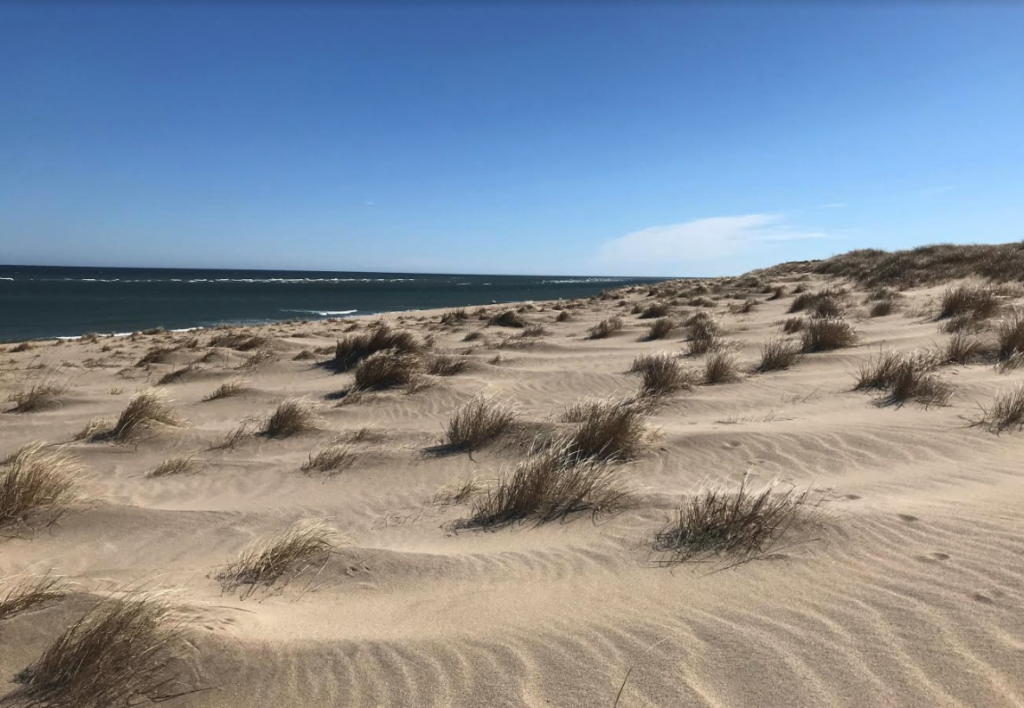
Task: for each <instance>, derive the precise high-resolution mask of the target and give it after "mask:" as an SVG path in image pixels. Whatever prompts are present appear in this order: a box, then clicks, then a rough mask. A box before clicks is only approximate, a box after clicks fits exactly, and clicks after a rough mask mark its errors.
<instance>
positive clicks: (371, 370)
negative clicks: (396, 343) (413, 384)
mask: <svg viewBox="0 0 1024 708" xmlns="http://www.w3.org/2000/svg"><path fill="white" fill-rule="evenodd" d="M420 368H421V365H420V360H419V357H418V356H417V355H415V354H412V353H406V352H402V351H400V350H398V349H383V350H381V351H379V352H374V353H373V354H371V355H370V356H368V357H366V358H365V359H363V360H362V361H360V362H359V363H358V364H356V367H355V371H354V373H355V385H356V387H358V388H360V389H362V390H365V391H375V390H379V389H385V388H394V387H395V386H404V385H406V384H408V383H409V382H410V381H412V380H413V378H414V377H415V376H416V375H417V374H418V373H419V371H420Z"/></svg>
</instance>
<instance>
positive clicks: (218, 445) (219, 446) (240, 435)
mask: <svg viewBox="0 0 1024 708" xmlns="http://www.w3.org/2000/svg"><path fill="white" fill-rule="evenodd" d="M249 435H250V430H249V423H248V422H243V423H242V424H241V425H239V426H238V427H237V428H234V429H232V430H231V431H230V432H228V433H227V434H226V435H225V436H224V437H223V438H221V439H220V440H218V441H217V442H215V443H214V444H213V445H211V446H210V449H211V450H234V449H235V448H236V447H238V446H239V445H241V444H242V442H244V441H245V440H246V439H247V438H248V437H249Z"/></svg>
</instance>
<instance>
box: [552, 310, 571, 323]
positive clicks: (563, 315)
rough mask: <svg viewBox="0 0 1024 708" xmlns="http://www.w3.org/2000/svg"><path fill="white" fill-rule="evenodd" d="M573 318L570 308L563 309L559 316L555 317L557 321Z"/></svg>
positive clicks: (566, 320)
mask: <svg viewBox="0 0 1024 708" xmlns="http://www.w3.org/2000/svg"><path fill="white" fill-rule="evenodd" d="M571 319H572V313H570V312H569V311H568V310H562V311H561V312H559V313H558V316H557V317H555V322H568V321H569V320H571Z"/></svg>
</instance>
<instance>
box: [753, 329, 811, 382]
mask: <svg viewBox="0 0 1024 708" xmlns="http://www.w3.org/2000/svg"><path fill="white" fill-rule="evenodd" d="M802 356H803V352H801V351H800V347H799V346H798V345H797V344H796V343H794V342H792V341H790V340H788V339H775V338H772V339H769V340H768V341H767V342H765V343H764V344H762V345H761V360H760V362H758V365H757V371H758V372H759V373H762V374H763V373H765V372H768V371H782V370H784V369H788V368H789V367H791V366H793V365H794V364H796V363H797V362H798V361H800V358H801V357H802Z"/></svg>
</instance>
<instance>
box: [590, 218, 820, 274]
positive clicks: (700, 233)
mask: <svg viewBox="0 0 1024 708" xmlns="http://www.w3.org/2000/svg"><path fill="white" fill-rule="evenodd" d="M822 238H829V235H828V234H826V233H825V232H823V231H818V230H812V229H804V228H800V227H798V226H796V225H794V224H791V223H789V222H787V220H786V219H785V218H784V217H783V216H782V215H781V214H745V215H742V216H717V217H712V218H708V219H697V220H695V221H687V222H684V223H679V224H666V225H663V226H651V227H649V228H646V229H642V230H640V231H634V232H632V233H628V234H626V235H625V236H620V237H618V238H614V239H611V240H610V241H606V242H605V243H603V244H601V246H600V247H599V249H598V252H597V255H596V256H595V258H594V259H593V262H592V264H591V265H592V266H593V267H594V268H595V269H596V270H595V271H594V272H601V273H652V274H658V275H660V274H669V273H679V272H684V271H687V270H692V269H693V267H694V265H695V264H700V263H705V264H706V263H709V262H713V261H726V260H728V259H729V258H731V257H733V256H737V255H739V254H744V255H748V254H749V252H750V251H751V250H752V249H756V248H758V247H761V246H762V245H763V244H767V243H772V242H782V241H801V240H807V239H822Z"/></svg>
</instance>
